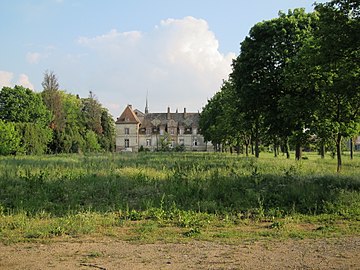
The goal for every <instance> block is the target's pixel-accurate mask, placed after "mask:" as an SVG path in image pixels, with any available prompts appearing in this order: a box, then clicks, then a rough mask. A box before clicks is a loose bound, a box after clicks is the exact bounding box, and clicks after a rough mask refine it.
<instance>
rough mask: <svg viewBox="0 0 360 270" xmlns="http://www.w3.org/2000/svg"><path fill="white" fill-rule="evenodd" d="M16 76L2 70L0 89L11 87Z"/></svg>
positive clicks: (0, 73) (0, 71)
mask: <svg viewBox="0 0 360 270" xmlns="http://www.w3.org/2000/svg"><path fill="white" fill-rule="evenodd" d="M13 77H14V74H13V73H12V72H8V71H3V70H0V89H1V88H3V87H4V86H11V85H12V83H11V81H12V79H13Z"/></svg>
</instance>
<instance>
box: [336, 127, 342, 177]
mask: <svg viewBox="0 0 360 270" xmlns="http://www.w3.org/2000/svg"><path fill="white" fill-rule="evenodd" d="M341 139H342V137H341V134H340V133H338V135H337V139H336V155H337V170H336V171H337V172H338V173H339V172H340V171H341Z"/></svg>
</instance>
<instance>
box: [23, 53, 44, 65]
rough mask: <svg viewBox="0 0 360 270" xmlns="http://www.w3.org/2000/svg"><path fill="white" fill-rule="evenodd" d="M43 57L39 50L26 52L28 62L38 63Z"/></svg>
mask: <svg viewBox="0 0 360 270" xmlns="http://www.w3.org/2000/svg"><path fill="white" fill-rule="evenodd" d="M40 58H41V54H40V53H38V52H28V53H27V54H26V60H27V61H28V63H30V64H37V63H39V61H40Z"/></svg>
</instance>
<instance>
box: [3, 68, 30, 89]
mask: <svg viewBox="0 0 360 270" xmlns="http://www.w3.org/2000/svg"><path fill="white" fill-rule="evenodd" d="M13 79H14V73H12V72H9V71H1V70H0V89H1V88H3V87H4V86H7V87H13V86H14V85H22V86H24V87H26V88H29V89H32V90H34V85H33V84H32V83H31V82H30V80H29V77H28V76H27V75H26V74H20V75H19V77H18V79H17V81H16V83H13Z"/></svg>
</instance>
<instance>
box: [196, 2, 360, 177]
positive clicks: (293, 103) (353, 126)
mask: <svg viewBox="0 0 360 270" xmlns="http://www.w3.org/2000/svg"><path fill="white" fill-rule="evenodd" d="M359 5H360V4H359V1H355V0H334V1H330V2H328V3H323V4H316V5H315V12H313V13H305V11H304V10H303V9H295V10H293V11H291V10H290V11H289V12H288V13H287V14H285V13H282V12H280V13H279V17H278V18H275V19H272V20H268V21H263V22H260V23H257V24H256V25H254V26H253V27H252V28H251V29H250V32H249V35H248V36H247V37H246V38H245V40H244V41H243V42H242V43H241V48H240V54H239V56H238V57H237V58H236V59H235V60H234V61H233V65H232V67H233V71H232V73H231V74H230V77H229V80H228V81H227V82H226V85H227V86H226V87H224V86H223V87H222V88H221V89H220V92H218V93H216V95H215V96H214V97H213V98H212V99H210V100H209V102H208V104H207V105H206V106H205V107H204V110H203V113H202V114H201V123H202V132H203V133H204V135H205V137H206V138H211V137H213V138H212V139H211V140H212V141H214V142H215V143H216V144H218V143H219V142H221V143H224V142H227V143H229V142H230V143H233V144H234V145H236V144H239V141H231V140H229V138H228V135H229V134H231V137H233V138H236V137H237V138H241V140H242V144H247V143H248V139H249V138H250V143H251V144H252V145H253V146H254V147H255V153H254V154H255V156H256V157H259V151H260V150H259V145H260V144H262V145H265V146H270V145H271V146H272V147H271V148H272V150H273V151H274V153H275V155H276V153H277V149H278V147H280V148H281V149H282V150H283V151H284V152H286V153H287V154H288V155H289V151H288V146H289V144H290V146H291V147H292V148H294V149H295V150H296V151H295V153H296V155H295V157H296V159H300V158H301V150H302V148H303V147H304V145H305V144H308V143H309V141H310V140H313V141H314V142H315V143H318V144H319V146H320V145H323V146H324V145H325V142H326V143H329V142H330V143H332V144H333V145H336V149H337V150H336V151H337V158H338V171H339V170H340V168H341V148H340V146H341V143H342V138H344V137H349V136H350V137H351V136H354V135H356V134H358V133H359V121H360V120H359V113H360V89H359V87H360V82H359V78H360V76H359V70H360V68H359V63H360V61H359V60H360V59H359V56H360V50H359V46H360V40H359V37H360V24H359V14H360V12H359ZM228 89H232V91H229V90H228ZM229 94H230V97H229ZM225 104H226V105H225ZM225 111H226V112H227V113H224V112H225ZM229 112H231V113H229ZM217 117H221V120H219V119H217ZM235 119H238V120H239V121H236V120H235ZM245 135H246V136H245ZM214 139H215V140H214Z"/></svg>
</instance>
